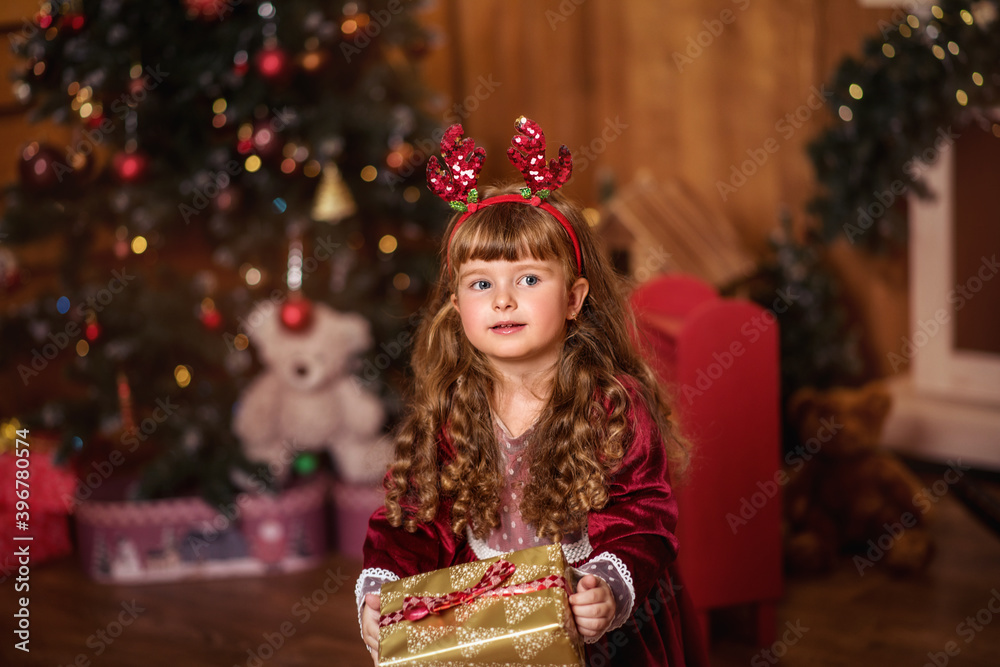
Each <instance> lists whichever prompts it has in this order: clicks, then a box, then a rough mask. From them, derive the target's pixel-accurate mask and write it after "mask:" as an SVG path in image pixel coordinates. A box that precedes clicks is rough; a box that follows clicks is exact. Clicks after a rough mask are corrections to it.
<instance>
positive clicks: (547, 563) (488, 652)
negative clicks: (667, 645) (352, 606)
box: [379, 544, 584, 667]
mask: <svg viewBox="0 0 1000 667" xmlns="http://www.w3.org/2000/svg"><path fill="white" fill-rule="evenodd" d="M501 558H502V559H504V560H506V561H509V562H511V563H513V564H514V565H515V566H516V569H515V570H514V572H513V573H512V574H511V575H510V576H509V577H508V578H506V579H505V580H504V581H503V582H502V583H500V584H499V586H500V588H505V587H509V586H515V585H517V584H529V583H530V582H535V581H538V580H542V579H544V578H545V577H548V576H550V575H557V576H563V577H565V578H566V582H567V584H568V585H569V586H570V587H571V589H575V581H574V580H573V579H572V569H571V568H569V567H567V565H566V561H565V559H564V558H563V552H562V547H560V546H559V545H558V544H552V545H548V546H542V547H533V548H531V549H523V550H521V551H513V552H511V553H509V554H504V555H503V556H497V557H495V558H487V559H485V560H479V561H473V562H471V563H463V564H461V565H455V566H453V567H449V568H445V569H443V570H435V571H433V572H427V573H424V574H418V575H416V576H413V577H407V578H406V579H400V580H399V581H392V582H389V583H386V584H383V585H382V591H381V602H382V608H381V613H382V616H383V617H394V615H395V618H398V617H399V616H400V615H401V612H402V610H403V600H404V599H405V598H406V597H407V596H412V597H424V596H437V595H446V594H448V593H452V592H454V591H462V590H466V589H468V588H471V587H473V586H476V584H478V583H479V581H480V580H481V579H482V578H483V575H484V574H486V570H487V569H488V568H489V567H490V565H492V564H493V563H495V562H496V561H498V560H500V559H501ZM397 612H398V613H397ZM583 664H584V655H583V642H582V640H581V638H580V635H579V634H578V633H577V630H576V624H575V623H574V622H573V613H572V612H571V610H570V606H569V598H568V595H567V592H566V589H565V588H564V587H562V586H554V587H552V588H546V589H544V590H533V591H531V592H525V593H519V594H516V595H509V596H495V595H494V596H490V595H489V594H487V595H484V596H481V597H478V598H476V599H474V600H472V601H470V602H467V603H464V604H460V605H458V606H455V607H451V608H449V609H445V610H444V611H442V612H440V613H437V614H430V615H428V616H425V617H424V618H421V619H420V620H417V621H409V620H405V619H404V620H399V621H397V622H393V623H392V624H390V625H384V626H382V627H381V628H379V665H381V666H382V667H389V666H390V665H421V666H422V667H431V666H433V667H457V666H458V665H465V666H472V667H495V666H500V665H503V666H508V665H547V666H549V667H571V666H574V667H580V666H582V665H583Z"/></svg>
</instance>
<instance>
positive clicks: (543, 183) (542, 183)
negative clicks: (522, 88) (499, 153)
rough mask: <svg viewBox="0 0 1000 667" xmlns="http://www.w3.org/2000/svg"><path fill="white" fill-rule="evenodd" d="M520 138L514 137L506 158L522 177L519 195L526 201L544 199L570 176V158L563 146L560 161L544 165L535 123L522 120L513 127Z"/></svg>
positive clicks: (540, 135) (542, 144) (542, 146)
mask: <svg viewBox="0 0 1000 667" xmlns="http://www.w3.org/2000/svg"><path fill="white" fill-rule="evenodd" d="M514 128H515V129H516V130H517V131H518V132H519V133H520V135H514V138H513V139H511V140H510V141H511V143H512V144H514V145H513V146H511V147H510V148H508V149H507V157H509V158H510V161H511V162H512V163H513V164H514V166H515V167H517V168H518V170H519V171H520V172H521V174H522V175H523V176H524V183H525V186H526V187H524V188H523V189H522V190H521V194H522V195H524V198H525V199H530V198H531V197H533V196H537V197H538V198H539V199H545V198H546V197H548V196H549V194H550V193H551V192H552V191H553V190H556V189H558V188H559V187H561V186H562V185H563V184H564V183H565V182H566V181H568V180H569V177H570V174H572V173H573V157H572V156H571V155H570V153H569V149H568V148H566V147H565V146H560V147H559V157H558V158H552V160H550V161H549V163H548V164H546V163H545V135H544V134H543V133H542V128H540V127H538V123H536V122H535V121H533V120H531V119H529V118H525V117H524V116H521V117H520V118H518V119H517V121H516V122H515V123H514Z"/></svg>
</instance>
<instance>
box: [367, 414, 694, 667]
mask: <svg viewBox="0 0 1000 667" xmlns="http://www.w3.org/2000/svg"><path fill="white" fill-rule="evenodd" d="M630 415H631V419H632V420H633V433H634V440H633V441H632V443H631V444H630V446H629V447H628V449H627V451H626V454H625V459H624V461H623V463H622V466H621V467H620V469H619V470H618V472H616V473H615V474H614V475H613V476H612V478H611V480H610V481H609V484H608V494H609V496H610V500H609V502H608V504H607V505H606V506H605V507H604V508H603V509H601V510H597V511H594V512H591V514H590V516H589V518H588V523H587V530H586V535H584V536H578V537H580V538H581V539H576V540H574V541H573V542H572V543H571V544H568V543H567V542H569V541H570V540H573V539H574V538H567V540H564V544H563V548H564V552H565V553H566V555H567V561H569V563H570V564H571V565H573V566H574V567H576V568H578V569H580V570H581V571H583V572H586V573H592V574H595V575H597V576H603V577H604V578H605V579H606V580H608V579H611V580H612V581H611V582H610V583H609V585H610V586H611V588H612V590H613V591H623V590H624V591H625V594H624V599H623V597H622V595H619V594H617V593H616V597H617V598H618V611H619V613H618V614H617V615H616V618H615V621H613V622H612V627H611V629H609V630H608V631H607V632H606V633H605V634H604V635H603V636H602V637H600V638H599V639H598V640H597V641H596V642H594V643H590V644H587V646H586V649H587V664H588V665H591V666H592V667H601V666H603V665H623V666H625V665H628V666H629V667H636V666H639V665H651V666H652V665H656V666H658V667H662V666H663V665H692V666H694V665H707V664H708V659H707V655H706V653H705V649H704V646H703V643H702V638H701V635H700V633H699V631H698V629H697V617H696V616H695V612H694V609H693V607H692V606H691V602H690V597H689V596H688V594H687V591H686V589H685V588H684V587H683V585H682V584H681V582H680V580H679V578H678V576H677V571H676V567H675V561H676V555H677V546H678V545H677V538H676V537H675V535H674V528H675V527H676V524H677V503H676V501H675V499H674V496H673V493H672V491H671V488H670V482H669V471H668V468H667V459H666V454H665V452H664V448H663V445H662V443H661V442H660V440H659V438H658V437H654V436H655V435H656V429H655V425H654V422H653V420H652V419H651V418H650V416H649V414H648V413H646V411H645V409H643V408H638V407H634V408H633V409H631V410H630ZM501 441H502V438H501ZM440 455H441V457H442V459H443V460H447V459H448V458H450V457H451V456H453V451H452V450H451V449H450V444H449V443H448V442H447V440H446V439H442V445H441V450H440ZM513 460H514V459H513V458H512V459H511V461H513ZM515 468H516V466H515ZM513 511H514V512H515V514H514V516H517V517H519V515H517V514H516V508H515V509H514V510H513ZM449 513H450V504H449V503H447V502H443V503H442V505H441V507H440V510H439V512H438V515H437V517H436V518H435V519H434V521H433V522H430V523H427V524H424V525H422V526H421V527H420V528H419V529H418V530H417V531H416V532H414V533H409V532H406V531H405V530H403V529H402V528H394V527H392V526H390V525H389V523H388V522H387V521H386V519H385V511H384V509H380V510H378V511H376V512H375V514H374V515H373V516H372V518H371V520H370V522H369V527H368V536H367V539H366V540H365V545H364V567H365V570H364V571H363V572H362V574H361V577H360V578H359V579H358V585H357V587H356V590H355V592H356V593H357V595H358V600H359V604H360V601H361V600H363V597H364V594H365V593H368V592H372V591H377V590H378V585H380V584H381V583H382V582H383V581H386V580H393V579H396V578H403V577H408V576H411V575H414V574H419V573H421V572H427V571H430V570H436V569H439V568H443V567H450V566H452V565H455V564H458V563H464V562H469V561H472V560H476V559H477V558H484V557H487V556H489V555H493V554H492V552H490V551H489V547H487V546H484V543H483V542H482V541H480V540H475V539H474V538H472V539H470V538H471V535H455V534H454V533H453V532H452V530H451V525H450V521H449V520H448V517H449ZM497 530H498V531H500V530H503V524H502V525H501V528H500V529H497ZM502 537H504V538H506V537H508V535H506V534H505V535H503V536H502ZM493 544H494V546H500V547H504V546H507V544H509V541H505V540H503V539H499V537H498V539H497V542H494V543H493ZM528 546H534V544H524V545H523V546H522V547H520V548H527V547H528ZM510 548H511V549H516V548H518V547H517V546H512V547H510ZM484 549H485V550H486V551H485V552H484ZM508 550H509V549H508ZM477 552H478V553H477ZM623 580H624V581H625V582H627V584H625V585H624V586H623Z"/></svg>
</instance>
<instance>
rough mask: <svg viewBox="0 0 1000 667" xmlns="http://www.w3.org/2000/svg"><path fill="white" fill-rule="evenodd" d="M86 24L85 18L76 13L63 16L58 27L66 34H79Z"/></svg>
mask: <svg viewBox="0 0 1000 667" xmlns="http://www.w3.org/2000/svg"><path fill="white" fill-rule="evenodd" d="M86 24H87V19H86V17H85V16H84V15H83V14H78V13H76V12H69V13H66V14H63V16H62V19H60V22H59V25H60V27H61V28H62V29H63V30H65V31H67V32H80V31H81V30H83V26H85V25H86Z"/></svg>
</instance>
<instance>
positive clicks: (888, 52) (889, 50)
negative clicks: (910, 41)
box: [882, 42, 896, 58]
mask: <svg viewBox="0 0 1000 667" xmlns="http://www.w3.org/2000/svg"><path fill="white" fill-rule="evenodd" d="M882 54H883V55H884V56H885V57H886V58H893V57H895V55H896V49H894V48H893V47H892V44H889V43H888V42H887V43H885V44H883V45H882Z"/></svg>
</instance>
